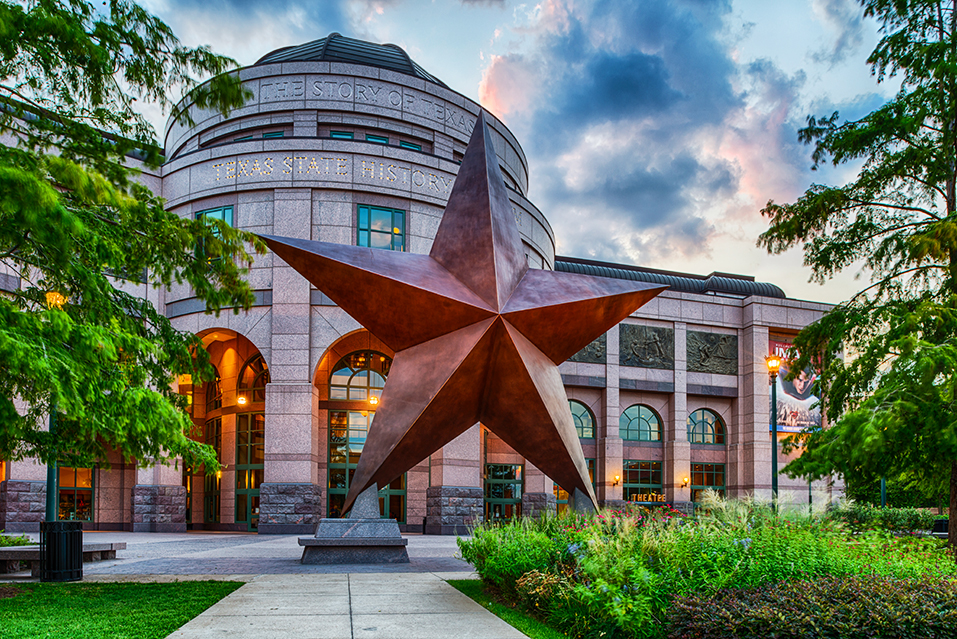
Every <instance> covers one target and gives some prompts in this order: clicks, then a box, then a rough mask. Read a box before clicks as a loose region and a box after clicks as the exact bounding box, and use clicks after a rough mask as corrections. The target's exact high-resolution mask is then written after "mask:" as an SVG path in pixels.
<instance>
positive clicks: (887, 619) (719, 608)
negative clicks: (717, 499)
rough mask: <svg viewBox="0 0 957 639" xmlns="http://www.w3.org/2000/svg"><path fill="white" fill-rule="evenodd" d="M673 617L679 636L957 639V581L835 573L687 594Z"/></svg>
mask: <svg viewBox="0 0 957 639" xmlns="http://www.w3.org/2000/svg"><path fill="white" fill-rule="evenodd" d="M668 617H669V618H668V629H669V637H673V638H674V639H679V638H680V639H705V638H706V637H739V638H741V639H745V638H747V639H758V638H762V639H763V638H764V637H777V638H778V639H791V638H794V639H799V638H802V639H803V638H804V637H841V638H848V639H850V638H856V637H861V638H862V639H863V638H865V637H901V638H902V639H906V638H909V637H953V636H957V582H955V581H953V580H945V579H894V578H888V577H881V578H876V579H875V578H872V577H843V578H841V577H833V576H827V577H821V578H819V579H814V580H809V581H794V582H790V583H784V584H775V585H773V586H763V587H760V588H754V589H726V590H722V591H720V592H718V593H717V594H716V595H714V596H704V595H699V594H689V595H685V596H681V597H678V598H677V599H676V600H675V602H674V604H673V605H672V607H671V608H670V610H669V614H668Z"/></svg>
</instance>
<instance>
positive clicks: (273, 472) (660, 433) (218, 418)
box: [0, 33, 841, 534]
mask: <svg viewBox="0 0 957 639" xmlns="http://www.w3.org/2000/svg"><path fill="white" fill-rule="evenodd" d="M239 75H240V77H241V78H242V79H243V80H244V84H245V86H246V87H247V88H249V89H250V90H251V91H252V94H253V97H252V99H251V100H250V101H249V102H248V103H247V104H246V105H245V106H244V107H243V108H241V109H238V110H236V111H234V112H232V113H231V114H230V115H229V116H228V117H225V118H224V117H222V116H221V115H219V114H215V113H210V112H205V111H200V110H198V109H196V108H195V107H194V108H192V115H193V119H194V124H193V125H190V126H187V125H183V124H178V123H170V124H169V125H168V127H167V130H166V133H165V140H164V142H165V150H166V158H167V159H166V163H165V164H164V166H163V167H162V169H161V171H159V172H155V173H149V172H147V173H144V175H143V177H142V180H143V181H144V182H145V183H146V184H147V186H149V187H150V188H152V190H153V191H154V193H156V194H158V195H161V196H162V197H163V198H165V200H166V202H167V205H168V206H169V207H170V209H171V210H173V211H175V212H176V213H178V214H179V215H181V216H190V217H196V218H206V219H219V220H223V221H225V222H226V223H227V224H230V225H233V226H235V227H237V228H241V229H244V230H247V231H252V232H256V233H263V234H270V235H277V236H287V237H292V238H300V239H312V240H319V241H324V242H336V243H342V244H355V245H360V246H369V247H373V248H376V249H380V250H392V251H410V252H413V253H421V254H427V253H428V252H429V250H430V248H431V243H432V240H433V238H434V236H435V233H436V230H437V229H438V225H439V221H440V219H441V216H442V212H443V209H444V207H445V204H446V201H447V199H448V196H449V193H450V191H451V187H452V184H453V182H454V181H455V176H456V173H457V170H458V167H459V164H460V161H461V159H462V157H463V153H464V151H465V148H466V145H467V143H468V140H469V136H470V134H471V132H472V128H473V126H474V125H475V123H476V119H477V116H478V114H479V111H480V109H481V107H480V106H479V104H477V103H476V102H474V101H472V100H470V99H468V98H466V97H464V96H463V95H461V94H459V93H457V92H455V91H453V90H452V89H450V88H449V87H448V86H446V85H445V84H444V83H443V82H442V81H441V80H439V79H438V78H435V77H434V76H432V75H430V74H429V73H428V72H427V71H425V70H424V69H423V68H422V67H421V66H419V65H418V64H416V63H415V62H414V61H412V60H411V59H410V58H409V56H408V55H407V54H406V52H405V51H403V50H402V49H401V48H399V47H397V46H395V45H378V44H372V43H369V42H363V41H359V40H354V39H351V38H347V37H344V36H341V35H339V34H337V33H333V34H330V35H329V36H327V37H325V38H322V39H319V40H316V41H314V42H309V43H307V44H303V45H300V46H294V47H286V48H283V49H278V50H276V51H273V52H271V53H269V54H267V55H265V56H264V57H262V58H261V59H260V60H259V61H258V62H256V63H255V64H253V65H252V66H249V67H246V68H243V69H241V70H239ZM487 122H488V125H489V129H490V132H491V135H492V138H493V140H494V147H495V150H496V153H497V155H498V159H499V164H500V167H501V170H502V174H503V176H504V179H505V182H506V186H507V187H508V191H509V197H510V200H511V203H512V206H513V212H514V215H515V220H516V222H517V223H518V227H519V230H520V233H521V236H522V241H523V245H524V247H525V250H526V254H527V258H528V263H529V265H530V266H531V267H532V268H543V269H554V270H558V271H566V272H571V273H582V274H587V275H593V276H599V277H610V278H619V279H627V280H635V281H641V282H650V283H655V284H667V285H668V286H669V287H670V288H669V289H668V290H666V291H665V292H663V293H662V294H660V295H659V296H658V297H657V298H655V299H653V300H652V301H651V302H649V303H648V304H646V305H645V306H643V307H642V308H641V309H639V310H638V311H637V312H636V313H634V314H632V316H631V317H629V318H628V319H626V320H624V321H623V322H621V323H620V324H619V325H618V326H616V327H614V328H613V329H612V330H610V331H608V332H607V333H606V334H605V335H603V336H602V337H600V338H599V339H597V340H595V341H594V342H592V343H591V344H590V345H589V346H588V347H586V348H585V349H583V350H582V351H581V352H579V353H578V354H576V355H575V356H574V357H573V358H572V359H571V360H569V361H568V362H565V363H564V364H562V365H561V367H560V371H561V374H562V379H563V381H564V384H565V389H566V391H567V395H568V398H569V409H570V411H571V413H572V415H573V418H574V420H575V424H576V427H577V429H578V434H579V436H580V438H581V443H582V447H583V450H584V454H585V458H586V461H587V463H588V466H589V470H590V472H591V476H592V481H593V483H594V487H595V491H596V494H597V495H598V498H599V501H600V502H602V503H604V504H606V505H616V506H618V505H623V504H624V503H625V502H638V503H645V504H661V503H669V504H673V505H676V506H678V507H689V506H690V504H692V503H694V502H695V501H696V500H698V499H699V498H700V493H701V491H703V490H705V489H707V488H713V489H715V490H717V491H719V492H721V493H723V494H725V495H727V496H729V497H741V496H745V495H748V494H753V495H755V496H756V497H758V498H760V499H769V498H770V491H771V454H772V446H771V436H770V434H769V426H768V424H769V423H770V407H769V385H768V379H769V378H768V371H767V368H766V365H765V356H766V355H768V353H769V352H770V349H771V348H772V345H773V344H782V343H783V344H786V343H787V342H789V341H790V340H791V339H792V338H793V336H794V335H795V334H796V333H797V331H799V330H800V329H801V328H802V327H804V326H806V325H807V324H809V323H811V322H813V321H815V320H816V319H817V318H819V317H820V316H821V315H822V314H823V313H824V312H826V311H827V310H828V308H829V306H828V305H826V304H820V303H814V302H806V301H799V300H795V299H791V298H788V297H787V296H786V295H785V293H784V292H783V291H782V290H781V289H780V288H778V287H777V286H775V285H773V284H769V283H762V282H757V281H755V279H754V278H753V277H747V276H741V275H730V274H725V273H720V272H714V273H712V274H710V275H707V276H699V275H691V274H683V273H672V272H664V271H658V270H653V269H647V268H641V267H635V266H628V265H621V264H607V263H602V262H595V261H591V260H583V259H577V258H571V257H560V256H556V255H555V236H554V233H553V231H552V228H551V226H550V225H549V223H548V220H547V218H546V217H545V215H543V214H542V212H541V211H539V210H538V209H537V208H536V207H535V205H534V204H532V203H531V202H530V201H529V200H528V199H527V197H526V192H527V188H528V165H527V162H526V158H525V154H524V152H523V151H522V147H521V146H520V145H519V143H518V140H516V138H515V136H513V135H512V133H511V132H510V131H509V130H508V128H507V127H506V126H505V125H504V124H503V123H502V122H501V121H499V120H498V119H497V118H495V117H494V116H492V115H487ZM248 279H249V281H250V283H251V284H252V287H253V289H254V290H255V300H256V301H255V303H254V305H253V308H251V309H250V310H249V311H248V312H242V313H239V314H232V313H229V312H224V313H222V314H221V315H220V316H219V317H215V316H213V315H207V314H205V313H204V312H203V309H204V307H205V306H204V304H203V303H202V302H200V301H199V300H197V299H196V298H195V297H194V296H193V295H192V292H191V290H190V289H189V288H188V287H187V286H185V285H183V286H173V287H172V288H171V289H169V290H163V291H154V290H150V289H147V287H146V286H145V285H142V286H141V294H142V295H144V296H146V297H148V298H149V299H150V300H151V301H152V302H153V303H154V304H155V305H156V307H157V308H158V309H160V311H161V312H164V313H165V314H166V316H167V317H169V318H170V319H171V321H172V323H173V325H174V326H175V327H176V328H178V329H181V330H186V331H191V332H193V333H195V334H197V335H199V336H200V337H202V339H203V342H204V344H205V345H206V347H207V348H208V350H209V352H210V354H211V357H212V362H213V364H214V365H215V367H216V370H217V375H218V377H217V379H216V380H215V381H214V382H210V383H207V384H203V385H193V384H192V383H191V380H190V379H189V378H181V379H180V380H178V381H179V390H180V392H181V393H183V394H185V395H187V396H188V397H189V398H190V406H191V411H192V417H193V420H194V422H195V425H196V432H197V433H200V435H199V437H200V438H201V439H202V440H203V441H205V442H206V443H208V444H210V445H212V446H213V447H214V448H215V449H216V451H217V453H218V454H219V457H220V460H221V463H222V464H223V468H222V470H221V471H219V472H217V473H216V474H211V475H206V474H205V473H204V472H203V469H191V468H183V466H182V465H180V466H179V467H178V468H173V467H167V466H154V467H149V468H137V466H136V465H135V464H131V463H127V462H125V461H124V460H122V459H119V458H117V459H112V460H110V461H111V464H110V467H109V468H108V469H107V468H61V469H60V470H59V485H58V498H57V503H58V504H59V516H60V518H61V519H77V520H82V521H84V522H87V523H86V524H85V527H87V528H88V529H98V530H134V531H182V530H186V529H187V528H189V529H205V530H235V531H258V532H260V533H310V534H311V533H312V532H313V531H314V529H315V526H316V524H317V522H318V519H319V518H321V517H325V516H338V515H339V514H341V506H342V503H343V500H344V498H345V495H346V492H347V491H348V488H349V482H350V480H351V477H352V474H353V471H354V469H355V467H356V464H357V461H358V459H359V455H360V454H361V452H362V448H363V443H364V441H365V438H366V435H367V433H368V431H369V427H370V425H371V423H372V421H373V418H374V416H375V408H376V404H377V403H378V398H379V396H380V394H381V392H382V388H383V385H384V384H385V381H386V379H387V378H388V376H389V371H390V366H391V363H392V356H393V355H394V353H392V352H391V351H390V350H389V349H388V348H387V347H386V346H385V345H384V344H382V343H381V342H380V341H379V340H377V339H376V338H375V337H374V336H372V335H371V334H370V333H369V332H368V331H366V330H365V329H363V328H362V327H361V326H360V325H359V324H358V323H357V322H356V321H355V320H353V319H352V318H351V317H349V316H348V315H346V314H345V313H344V312H343V311H342V310H341V309H340V308H338V307H337V306H336V305H335V304H334V303H332V302H331V301H330V300H329V299H328V298H327V297H325V296H324V295H323V294H322V293H321V292H320V291H318V290H316V289H315V288H313V287H312V286H311V285H310V284H309V282H307V281H306V280H305V279H304V278H303V277H302V276H301V275H299V274H298V273H297V272H296V271H294V270H293V269H292V268H290V267H289V266H288V265H286V264H285V263H284V262H282V261H281V260H280V259H278V258H277V257H275V256H274V255H273V254H272V253H269V254H267V255H264V256H257V257H256V259H255V261H254V263H253V265H252V269H251V270H250V273H249V275H248ZM404 312H405V309H402V308H382V313H386V314H389V315H391V316H392V317H394V318H395V321H397V322H401V321H402V314H403V313H404ZM777 454H778V455H779V466H782V467H783V465H784V464H785V463H786V462H787V459H786V457H785V456H784V455H783V453H781V452H780V448H779V449H778V453H777ZM0 479H2V480H3V481H2V483H0V529H4V528H5V529H6V530H7V532H17V531H36V530H38V529H39V523H38V522H39V521H41V520H42V518H43V510H44V492H45V486H46V483H45V479H46V469H45V467H43V466H40V465H39V464H36V463H34V462H32V461H29V460H28V461H22V462H9V463H5V464H2V466H0ZM780 487H781V493H782V498H783V499H785V500H788V501H791V502H795V503H807V502H808V500H810V499H811V498H812V496H814V495H817V496H816V497H814V498H815V499H821V498H823V499H827V500H830V499H834V498H836V497H837V496H838V495H839V494H840V492H841V487H840V484H835V485H827V484H826V483H824V482H822V483H821V485H820V486H818V485H815V486H813V487H811V486H809V485H808V484H807V483H806V482H802V481H800V480H791V479H789V478H787V477H784V476H782V477H781V478H780ZM379 496H380V508H381V511H382V514H383V515H384V516H388V517H392V518H395V519H397V520H398V521H399V522H400V524H401V526H402V529H403V530H404V531H408V532H426V533H439V534H449V533H454V532H464V531H466V530H467V527H468V526H469V525H471V524H474V523H477V522H479V521H481V520H483V519H495V520H500V519H509V518H511V517H515V516H517V515H519V514H526V515H535V514H537V513H540V512H543V511H546V510H550V511H556V510H561V509H562V508H564V507H566V504H567V495H566V494H565V492H564V491H562V490H561V488H560V487H558V486H556V485H555V484H554V483H553V482H552V480H551V479H549V478H548V477H546V476H544V475H543V474H542V473H541V472H540V471H539V470H538V469H537V468H535V467H534V466H532V465H531V464H528V463H525V461H524V459H523V458H522V457H521V456H519V455H518V454H517V453H515V452H514V451H513V450H511V449H510V448H509V447H508V446H507V445H506V444H505V443H504V442H503V441H502V440H500V439H499V438H498V437H496V436H495V435H493V434H491V433H489V432H488V431H487V430H486V429H484V428H483V427H482V425H481V424H476V425H475V426H474V427H472V428H471V429H470V430H468V431H466V432H465V433H464V434H462V435H461V436H460V437H458V438H457V439H456V440H454V441H452V442H451V443H449V444H448V445H446V446H444V447H443V448H442V449H440V450H439V451H437V452H436V453H434V454H433V455H432V456H431V457H429V458H428V459H425V460H423V461H422V462H421V463H419V464H418V465H417V466H415V467H414V468H413V469H412V470H410V471H409V472H408V473H406V474H405V475H403V476H402V477H400V478H398V479H396V480H395V481H393V482H392V483H391V484H390V485H388V486H385V487H381V489H380V492H379Z"/></svg>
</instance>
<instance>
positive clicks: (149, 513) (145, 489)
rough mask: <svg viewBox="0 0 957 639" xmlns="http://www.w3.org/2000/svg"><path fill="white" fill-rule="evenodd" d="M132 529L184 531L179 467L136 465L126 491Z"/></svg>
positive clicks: (184, 507) (184, 514) (184, 518)
mask: <svg viewBox="0 0 957 639" xmlns="http://www.w3.org/2000/svg"><path fill="white" fill-rule="evenodd" d="M130 512H131V513H132V517H133V532H186V487H185V486H183V471H182V465H180V468H178V469H177V468H173V467H172V466H163V465H160V464H157V465H156V466H152V467H149V468H138V469H137V471H136V485H135V486H133V489H132V491H131V492H130Z"/></svg>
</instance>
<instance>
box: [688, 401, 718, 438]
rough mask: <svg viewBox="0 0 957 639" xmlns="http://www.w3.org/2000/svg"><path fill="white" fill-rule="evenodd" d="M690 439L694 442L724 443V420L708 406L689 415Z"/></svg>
mask: <svg viewBox="0 0 957 639" xmlns="http://www.w3.org/2000/svg"><path fill="white" fill-rule="evenodd" d="M688 441H689V442H691V443H692V444H720V445H722V446H723V445H724V422H722V421H721V418H720V417H718V415H717V414H716V413H715V412H714V411H711V410H708V409H707V408H699V409H698V410H696V411H694V412H693V413H691V414H690V415H688Z"/></svg>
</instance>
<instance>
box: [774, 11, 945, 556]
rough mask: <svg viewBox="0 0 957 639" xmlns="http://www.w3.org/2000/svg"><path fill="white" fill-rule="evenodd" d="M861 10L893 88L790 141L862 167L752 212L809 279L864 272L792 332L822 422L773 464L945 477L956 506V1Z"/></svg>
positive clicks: (876, 62) (873, 61) (820, 157)
mask: <svg viewBox="0 0 957 639" xmlns="http://www.w3.org/2000/svg"><path fill="white" fill-rule="evenodd" d="M861 5H862V6H863V7H864V12H865V15H867V16H870V17H873V18H874V19H876V20H877V22H878V23H879V25H880V29H881V34H882V38H881V40H880V42H879V43H878V45H877V48H876V49H875V50H874V51H873V52H872V53H871V55H870V58H869V59H868V62H869V64H870V65H871V69H872V72H873V74H874V75H875V77H876V78H877V81H878V82H882V81H884V80H885V79H887V78H889V77H891V76H896V77H897V78H898V79H900V81H901V88H900V91H899V92H898V93H897V96H896V97H895V98H894V99H893V100H891V101H890V102H888V103H887V104H885V105H884V106H882V107H880V108H879V109H877V110H876V111H873V112H872V113H869V114H867V115H865V116H864V117H862V118H861V119H859V120H854V121H847V122H842V121H840V119H839V115H838V114H837V113H834V114H832V115H830V116H825V117H810V118H808V126H807V127H806V128H804V129H802V130H801V131H800V133H799V135H800V139H801V140H802V141H804V142H805V143H809V144H813V145H814V154H813V157H814V161H815V164H816V165H818V164H822V163H824V162H828V161H830V162H832V163H833V164H835V165H840V164H844V163H847V162H854V163H860V164H861V169H860V171H859V172H858V174H857V176H856V178H854V179H853V180H852V181H850V182H849V183H847V184H845V185H843V186H839V187H838V186H826V185H812V186H811V187H810V188H809V189H808V190H807V191H806V192H805V194H804V195H803V196H801V197H800V198H799V199H798V201H797V202H794V203H792V204H776V203H774V202H768V204H767V206H766V207H765V208H764V210H763V211H762V212H763V213H764V214H765V215H767V216H768V217H769V218H770V227H769V229H768V230H767V231H766V232H765V233H764V234H762V235H761V237H760V240H759V244H760V245H763V246H764V247H766V248H767V249H768V251H769V252H772V253H781V252H783V251H786V250H789V249H791V248H793V247H797V246H801V247H802V248H803V250H804V262H805V264H806V265H808V266H810V267H811V269H812V273H813V279H815V280H817V281H820V282H823V281H825V280H827V279H828V278H830V277H831V276H833V275H834V274H835V273H837V272H839V271H841V270H844V269H846V268H851V267H853V268H858V267H859V266H863V268H864V270H865V271H867V272H868V273H869V275H870V279H871V284H870V285H869V286H868V287H867V288H865V289H864V290H862V291H861V292H860V293H858V294H857V295H856V296H855V297H853V298H852V299H850V300H848V301H846V302H844V303H842V304H840V305H839V306H837V307H836V308H834V309H833V310H832V311H831V312H829V313H828V314H827V315H826V316H825V317H824V318H823V319H822V320H820V321H819V322H817V323H815V324H813V325H811V326H809V327H807V328H806V329H805V330H803V331H802V332H801V334H800V335H798V337H797V338H796V339H795V347H796V350H797V353H798V354H799V355H798V358H797V361H796V362H795V363H794V364H793V365H792V367H791V370H794V371H800V370H803V369H804V368H806V367H807V366H815V367H817V368H819V370H820V372H821V374H820V376H819V378H818V384H819V388H818V391H819V392H818V395H820V396H821V397H823V398H825V401H824V409H825V410H826V413H827V416H828V420H829V421H830V423H831V427H830V428H828V429H825V430H818V431H815V432H810V433H805V434H803V435H802V436H799V437H796V438H792V440H791V442H790V445H792V446H793V445H796V444H798V443H801V442H802V440H804V441H803V443H804V444H805V450H804V452H803V454H802V455H801V456H800V457H799V458H798V459H796V460H795V461H793V462H791V463H790V464H789V465H788V466H787V467H786V468H785V469H784V471H785V472H786V473H788V474H789V475H791V476H802V477H809V478H819V477H824V476H827V475H831V474H835V473H839V474H843V475H844V476H845V477H852V476H853V477H855V478H856V479H857V480H858V481H862V482H872V481H875V480H877V479H879V478H880V477H881V476H885V475H886V476H899V475H901V474H909V475H911V479H913V480H915V481H916V482H917V483H918V484H922V485H928V486H933V485H939V483H940V480H941V478H952V479H951V487H950V489H949V491H948V492H951V493H952V497H951V501H952V503H953V508H955V509H957V405H955V391H957V71H955V70H957V7H955V6H954V5H953V4H952V3H949V2H942V1H936V2H935V1H930V0H920V1H916V2H897V1H891V0H861ZM842 356H846V359H844V358H843V357H842ZM952 517H957V512H952ZM952 540H953V542H954V543H957V532H955V536H953V537H952Z"/></svg>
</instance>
